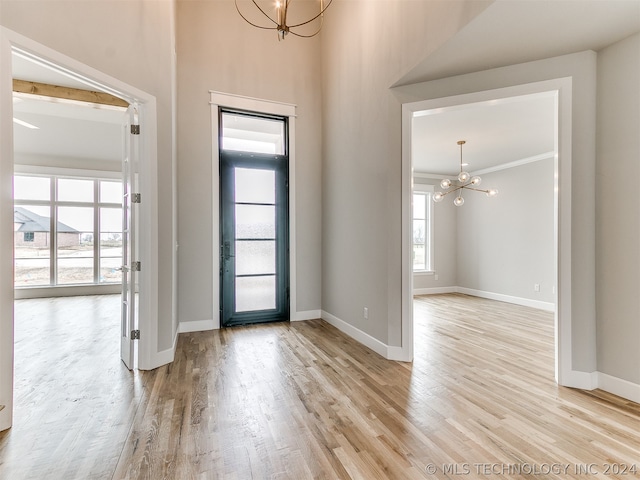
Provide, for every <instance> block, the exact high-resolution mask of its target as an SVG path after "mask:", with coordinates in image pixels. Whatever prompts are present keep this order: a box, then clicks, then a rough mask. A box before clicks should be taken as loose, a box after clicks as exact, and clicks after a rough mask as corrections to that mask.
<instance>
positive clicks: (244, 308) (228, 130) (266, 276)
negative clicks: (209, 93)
mask: <svg viewBox="0 0 640 480" xmlns="http://www.w3.org/2000/svg"><path fill="white" fill-rule="evenodd" d="M220 124H221V127H222V128H221V142H220V145H221V149H220V200H221V201H220V220H221V221H220V230H221V232H220V245H221V249H220V280H221V281H220V311H221V321H222V325H223V326H229V325H237V324H247V323H262V322H269V321H281V320H288V315H289V306H288V288H289V283H288V278H289V272H288V265H289V259H288V194H287V177H288V156H287V155H286V120H285V119H284V118H274V117H260V116H253V115H249V114H244V113H238V112H222V113H221V122H220Z"/></svg>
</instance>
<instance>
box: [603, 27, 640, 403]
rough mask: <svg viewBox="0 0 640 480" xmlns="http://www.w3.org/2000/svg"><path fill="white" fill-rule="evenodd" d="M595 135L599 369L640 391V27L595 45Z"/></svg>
mask: <svg viewBox="0 0 640 480" xmlns="http://www.w3.org/2000/svg"><path fill="white" fill-rule="evenodd" d="M596 141H597V161H596V174H597V176H596V185H595V186H596V189H595V192H594V193H595V197H596V220H597V222H596V225H597V228H596V235H597V236H596V246H597V250H596V252H597V256H596V271H597V277H596V278H597V281H596V287H597V288H596V292H597V298H596V300H597V327H598V370H599V371H600V372H602V373H604V374H606V375H609V376H613V377H616V378H620V379H623V380H626V381H628V382H633V383H634V384H636V385H637V386H638V388H637V389H636V391H638V392H640V349H638V344H639V343H640V196H638V193H637V179H638V178H640V34H636V35H634V36H632V37H629V38H627V39H626V40H623V41H621V42H618V43H616V44H614V45H611V46H610V47H608V48H605V49H604V50H602V51H600V52H598V132H597V139H596ZM638 396H639V397H640V395H638Z"/></svg>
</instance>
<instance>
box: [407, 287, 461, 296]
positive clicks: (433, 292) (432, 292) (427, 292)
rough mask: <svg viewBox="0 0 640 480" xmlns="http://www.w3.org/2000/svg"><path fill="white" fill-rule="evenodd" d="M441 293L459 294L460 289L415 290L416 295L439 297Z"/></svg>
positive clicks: (435, 288) (434, 288)
mask: <svg viewBox="0 0 640 480" xmlns="http://www.w3.org/2000/svg"><path fill="white" fill-rule="evenodd" d="M440 293H458V287H433V288H414V289H413V294H414V295H438V294H440Z"/></svg>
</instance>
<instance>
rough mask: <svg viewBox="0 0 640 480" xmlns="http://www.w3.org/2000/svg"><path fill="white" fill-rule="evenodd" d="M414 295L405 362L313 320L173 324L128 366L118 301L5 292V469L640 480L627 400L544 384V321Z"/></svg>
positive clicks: (549, 350) (11, 474)
mask: <svg viewBox="0 0 640 480" xmlns="http://www.w3.org/2000/svg"><path fill="white" fill-rule="evenodd" d="M74 302H75V303H74ZM414 305H415V317H416V328H415V335H416V339H415V343H416V347H415V355H416V358H415V361H414V362H413V363H397V362H390V361H387V360H384V359H383V358H382V357H380V356H378V355H377V354H375V353H373V352H372V351H370V350H368V349H367V348H365V347H363V346H361V345H359V344H357V343H356V342H354V341H353V340H351V339H350V338H348V337H347V336H345V335H344V334H342V333H341V332H339V331H338V330H336V329H335V328H333V327H331V326H330V325H328V324H326V323H325V322H323V321H321V320H312V321H307V322H294V323H291V324H271V325H259V326H252V327H236V328H232V329H226V330H220V331H213V332H200V333H190V334H183V335H181V336H180V340H179V344H178V350H177V353H176V360H175V362H174V363H173V364H171V365H168V366H165V367H161V368H159V369H156V370H154V371H151V372H137V373H131V372H129V371H127V370H126V369H125V368H124V366H122V365H121V362H120V360H119V358H118V348H119V344H118V329H119V325H118V322H117V316H118V314H119V312H118V308H119V304H118V299H117V297H78V298H77V299H39V300H21V301H18V302H16V323H17V325H16V402H15V403H16V411H15V419H14V424H15V425H14V427H13V428H12V429H11V430H10V431H8V432H4V433H0V478H2V479H5V478H6V479H65V480H67V479H98V478H99V479H153V480H156V479H180V480H182V479H243V480H244V479H278V480H283V479H295V480H298V479H307V478H309V479H311V478H326V479H349V478H351V479H365V480H370V479H403V480H404V479H425V478H460V479H462V478H489V477H491V478H536V479H539V478H583V479H584V478H594V477H601V478H605V477H606V478H640V405H637V404H634V403H632V402H628V401H625V400H623V399H620V398H618V397H615V396H613V395H610V394H607V393H605V392H602V391H597V390H596V391H593V392H583V391H579V390H572V389H567V388H562V387H558V386H556V385H555V383H554V381H553V318H552V315H551V314H548V313H546V312H542V311H539V310H534V309H530V308H526V307H520V306H514V305H509V304H505V303H500V302H494V301H490V300H484V299H478V298H474V297H467V296H464V295H435V296H424V297H417V298H416V300H415V304H414ZM68 308H74V309H75V311H79V310H81V311H82V312H83V313H78V314H75V315H74V316H73V318H69V314H68V313H67V312H68V310H67V309H68ZM109 318H115V319H116V321H115V322H113V321H109ZM76 322H77V324H76ZM106 325H110V326H106ZM624 465H628V466H633V465H635V466H637V468H636V470H635V471H633V470H630V469H629V467H626V468H627V470H626V472H625V474H623V473H622V469H624V468H625V467H624ZM565 468H566V470H565ZM607 468H609V471H608V472H606V471H605V469H607ZM606 473H609V474H608V475H605V474H606ZM596 474H597V475H596Z"/></svg>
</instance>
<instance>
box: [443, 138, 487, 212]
mask: <svg viewBox="0 0 640 480" xmlns="http://www.w3.org/2000/svg"><path fill="white" fill-rule="evenodd" d="M465 143H467V142H465V141H464V140H460V141H458V145H460V173H459V174H458V179H457V180H458V182H457V184H456V183H454V182H452V181H451V180H449V179H448V178H445V179H444V180H442V181H441V182H440V186H441V187H442V188H443V189H444V190H448V189H451V190H448V191H446V192H444V193H443V192H436V193H434V194H433V201H434V202H441V201H442V200H443V199H444V197H445V196H446V195H449V194H450V193H454V192H458V195H457V196H456V198H454V199H453V204H454V205H455V206H456V207H460V206H462V205H463V204H464V198H463V197H462V190H464V189H465V188H466V189H468V190H474V191H476V192H482V193H486V194H487V197H495V196H496V195H498V190H496V189H495V188H490V189H488V190H481V189H479V188H475V187H477V186H478V185H480V183H481V182H482V179H481V178H480V177H478V176H477V175H476V176H473V177H472V176H471V175H469V173H468V172H465V171H464V170H463V169H462V146H463V145H464V144H465Z"/></svg>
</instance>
